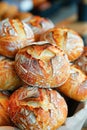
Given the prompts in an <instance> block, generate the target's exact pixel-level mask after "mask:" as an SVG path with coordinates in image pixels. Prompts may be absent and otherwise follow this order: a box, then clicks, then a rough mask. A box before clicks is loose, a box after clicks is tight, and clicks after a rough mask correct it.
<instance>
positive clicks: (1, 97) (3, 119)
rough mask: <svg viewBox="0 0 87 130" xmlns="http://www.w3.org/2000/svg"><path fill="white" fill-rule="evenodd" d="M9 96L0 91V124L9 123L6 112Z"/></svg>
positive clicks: (6, 124) (5, 124)
mask: <svg viewBox="0 0 87 130" xmlns="http://www.w3.org/2000/svg"><path fill="white" fill-rule="evenodd" d="M8 101H9V97H8V96H7V95H5V94H3V93H1V92H0V126H8V125H11V120H10V117H9V114H8Z"/></svg>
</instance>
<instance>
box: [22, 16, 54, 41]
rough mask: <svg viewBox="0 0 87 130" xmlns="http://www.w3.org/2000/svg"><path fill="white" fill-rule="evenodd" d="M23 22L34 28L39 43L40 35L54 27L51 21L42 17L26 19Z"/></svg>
mask: <svg viewBox="0 0 87 130" xmlns="http://www.w3.org/2000/svg"><path fill="white" fill-rule="evenodd" d="M23 21H24V22H26V23H27V24H28V25H29V26H30V27H31V28H32V30H33V32H34V35H35V40H36V41H39V38H40V35H42V34H43V33H44V32H46V31H47V30H49V29H51V28H53V27H54V24H53V22H52V21H51V20H49V19H46V18H43V17H40V16H33V17H31V18H30V19H25V20H23Z"/></svg>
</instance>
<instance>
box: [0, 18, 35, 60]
mask: <svg viewBox="0 0 87 130" xmlns="http://www.w3.org/2000/svg"><path fill="white" fill-rule="evenodd" d="M32 41H34V34H33V32H32V29H31V28H30V27H29V26H28V25H27V24H25V23H23V22H21V21H19V20H14V19H5V20H3V21H1V22H0V54H1V55H4V56H7V57H10V58H14V56H15V54H16V53H17V51H18V50H19V49H20V48H23V47H25V46H27V45H28V44H29V42H32Z"/></svg>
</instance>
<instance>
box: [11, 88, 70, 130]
mask: <svg viewBox="0 0 87 130" xmlns="http://www.w3.org/2000/svg"><path fill="white" fill-rule="evenodd" d="M9 115H10V118H11V120H12V121H13V122H14V124H15V125H16V126H17V127H19V128H20V129H21V130H48V129H49V130H57V128H59V127H60V126H61V125H62V124H63V123H64V122H65V120H66V117H67V104H66V102H65V100H64V98H63V97H62V96H61V95H60V94H59V93H58V92H57V91H54V90H51V89H50V90H49V89H42V88H37V87H29V86H23V87H21V88H19V89H18V90H16V91H15V92H14V93H13V94H12V95H11V96H10V100H9Z"/></svg>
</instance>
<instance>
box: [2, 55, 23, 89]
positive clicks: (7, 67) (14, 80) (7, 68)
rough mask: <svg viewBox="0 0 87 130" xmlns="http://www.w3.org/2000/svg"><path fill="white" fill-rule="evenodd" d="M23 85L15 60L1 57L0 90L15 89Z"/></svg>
mask: <svg viewBox="0 0 87 130" xmlns="http://www.w3.org/2000/svg"><path fill="white" fill-rule="evenodd" d="M21 85H22V81H21V79H20V78H19V77H18V75H17V74H16V72H15V62H14V61H11V60H9V59H6V58H5V57H2V56H1V57H0V90H15V89H17V88H18V87H20V86H21Z"/></svg>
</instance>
